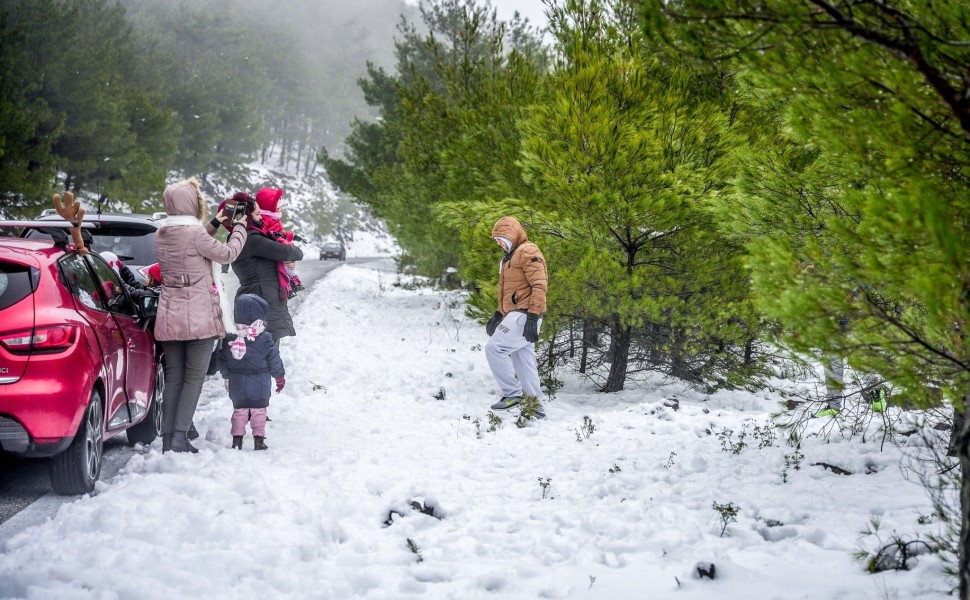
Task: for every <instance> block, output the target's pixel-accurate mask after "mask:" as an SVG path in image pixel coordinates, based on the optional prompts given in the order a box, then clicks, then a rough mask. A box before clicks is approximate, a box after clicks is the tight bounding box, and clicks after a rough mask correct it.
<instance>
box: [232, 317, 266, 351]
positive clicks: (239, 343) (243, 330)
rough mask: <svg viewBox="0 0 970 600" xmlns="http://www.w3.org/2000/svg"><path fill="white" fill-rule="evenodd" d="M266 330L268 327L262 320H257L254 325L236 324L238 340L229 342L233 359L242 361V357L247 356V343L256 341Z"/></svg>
mask: <svg viewBox="0 0 970 600" xmlns="http://www.w3.org/2000/svg"><path fill="white" fill-rule="evenodd" d="M265 329H266V325H264V324H263V320H262V319H256V320H255V321H253V324H252V325H243V324H242V323H236V339H234V340H233V341H231V342H229V351H230V352H232V357H233V358H235V359H236V360H242V357H244V356H246V341H247V340H248V341H250V342H251V341H253V340H255V339H256V338H257V337H259V334H261V333H263V331H264V330H265Z"/></svg>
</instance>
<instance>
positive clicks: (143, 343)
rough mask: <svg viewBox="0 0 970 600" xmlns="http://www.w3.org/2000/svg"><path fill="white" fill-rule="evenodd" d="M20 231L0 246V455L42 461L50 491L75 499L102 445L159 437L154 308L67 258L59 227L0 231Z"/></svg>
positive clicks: (86, 259)
mask: <svg viewBox="0 0 970 600" xmlns="http://www.w3.org/2000/svg"><path fill="white" fill-rule="evenodd" d="M85 221H87V219H85ZM25 226H27V227H29V228H30V229H29V230H28V232H27V234H26V235H25V236H24V237H19V238H15V237H0V451H2V452H5V453H9V454H13V455H18V456H26V457H50V479H51V485H52V487H53V488H54V491H55V492H57V493H59V494H82V493H86V492H90V491H91V490H92V489H94V484H95V483H96V482H97V480H98V477H99V476H100V473H101V459H102V453H103V444H104V440H105V438H107V437H110V436H113V435H115V434H118V433H121V432H127V434H128V442H129V443H143V444H150V443H151V442H152V441H154V440H155V438H156V437H157V436H158V435H159V433H160V430H161V425H162V421H161V419H162V409H161V402H162V392H163V390H164V385H165V383H164V371H163V369H162V363H161V356H160V354H159V352H158V350H157V346H156V344H155V339H154V337H153V335H152V331H151V329H150V328H149V327H148V325H149V320H150V319H151V318H152V317H153V316H154V315H153V310H154V308H153V306H152V304H151V300H153V299H151V298H146V299H145V300H144V304H138V303H136V302H135V301H134V300H133V299H132V297H131V295H130V294H129V293H128V291H127V289H126V288H125V286H124V285H123V283H122V281H121V280H120V278H119V277H118V275H117V274H116V273H115V272H114V270H112V268H111V267H110V266H109V265H108V263H107V262H105V261H104V259H102V258H101V257H100V256H98V255H97V254H96V253H94V252H90V253H88V254H82V253H81V252H79V251H78V250H77V248H75V246H74V245H73V243H72V241H71V239H70V236H69V234H68V233H67V231H68V230H67V229H66V226H67V224H66V223H65V222H64V221H63V220H60V219H56V220H52V219H46V220H43V221H33V222H23V221H20V222H14V221H0V228H3V229H10V228H13V227H25ZM83 227H85V228H86V229H85V230H84V231H85V232H86V233H87V232H94V231H96V228H95V226H94V225H89V224H88V223H87V222H85V223H83ZM32 231H36V233H39V234H41V235H33V234H32V233H31V232H32ZM114 237H117V236H114ZM128 237H131V238H133V239H138V240H139V242H145V241H146V240H149V239H151V238H153V237H154V236H150V235H148V236H141V235H131V236H128ZM112 239H113V237H112ZM152 244H153V242H152ZM127 256H133V257H137V256H139V255H138V254H134V255H132V254H128V255H127Z"/></svg>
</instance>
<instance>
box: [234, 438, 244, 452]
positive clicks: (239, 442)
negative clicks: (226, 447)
mask: <svg viewBox="0 0 970 600" xmlns="http://www.w3.org/2000/svg"><path fill="white" fill-rule="evenodd" d="M242 439H243V436H241V435H234V436H232V447H233V449H234V450H242Z"/></svg>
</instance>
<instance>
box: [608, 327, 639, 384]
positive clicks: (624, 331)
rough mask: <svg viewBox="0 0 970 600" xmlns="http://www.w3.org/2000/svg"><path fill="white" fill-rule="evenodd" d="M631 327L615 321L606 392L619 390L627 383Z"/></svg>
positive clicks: (611, 337)
mask: <svg viewBox="0 0 970 600" xmlns="http://www.w3.org/2000/svg"><path fill="white" fill-rule="evenodd" d="M631 331H632V329H631V328H630V327H622V326H620V325H619V323H614V325H613V331H612V332H611V334H610V349H609V356H610V363H611V364H610V374H609V377H607V378H606V385H604V386H603V390H602V391H604V392H619V391H620V390H622V389H623V385H624V384H625V383H626V368H627V362H628V361H629V358H630V332H631Z"/></svg>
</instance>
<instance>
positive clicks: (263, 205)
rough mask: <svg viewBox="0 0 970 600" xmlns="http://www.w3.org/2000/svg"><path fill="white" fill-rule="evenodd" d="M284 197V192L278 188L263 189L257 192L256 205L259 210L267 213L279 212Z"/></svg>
mask: <svg viewBox="0 0 970 600" xmlns="http://www.w3.org/2000/svg"><path fill="white" fill-rule="evenodd" d="M282 197H283V190H278V189H276V188H263V189H261V190H259V191H258V192H256V204H258V205H259V210H265V211H266V212H272V213H275V212H279V206H280V199H281V198H282Z"/></svg>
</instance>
